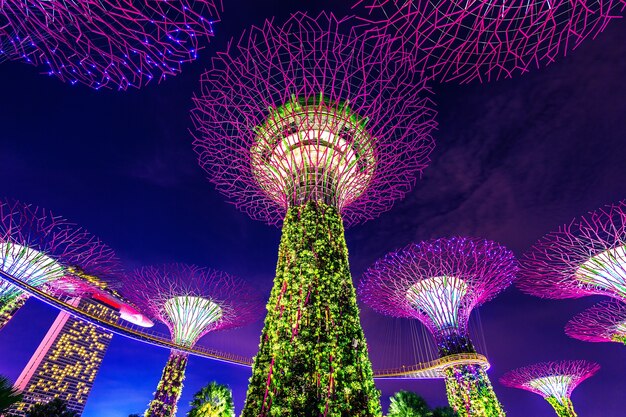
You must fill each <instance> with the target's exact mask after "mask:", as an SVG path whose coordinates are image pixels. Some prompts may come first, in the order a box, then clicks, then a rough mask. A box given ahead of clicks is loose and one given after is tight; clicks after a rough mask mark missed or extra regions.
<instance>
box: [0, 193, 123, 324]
mask: <svg viewBox="0 0 626 417" xmlns="http://www.w3.org/2000/svg"><path fill="white" fill-rule="evenodd" d="M0 269H1V270H2V272H4V273H7V274H10V275H12V276H13V277H14V278H17V279H19V280H22V281H24V282H25V283H27V284H28V285H31V286H33V287H37V288H40V289H44V290H46V291H49V292H53V291H54V292H59V291H60V290H61V289H62V288H65V289H66V290H67V291H69V288H68V287H67V283H68V282H70V281H75V282H80V281H92V282H96V281H98V282H106V281H109V282H110V281H112V280H113V279H112V277H113V276H114V275H115V273H117V272H118V271H119V264H118V261H117V258H116V257H115V254H114V253H113V251H112V250H111V249H110V248H109V247H108V246H106V245H105V244H103V243H102V242H101V241H100V240H99V239H98V238H96V237H95V236H93V235H91V234H89V233H88V232H87V231H85V230H84V229H81V228H80V227H78V226H76V225H75V224H73V223H70V222H68V221H67V220H65V219H63V218H61V217H57V216H55V215H53V214H52V213H50V212H49V211H47V210H44V209H41V208H38V207H35V206H31V205H29V204H23V203H20V202H18V201H13V200H0ZM62 283H65V286H64V285H62ZM27 297H28V294H26V293H24V292H22V291H21V290H20V289H18V288H16V287H14V286H12V285H11V284H9V283H8V282H6V281H2V280H1V279H0V328H1V327H2V326H4V324H6V323H7V322H8V321H9V320H10V319H11V317H12V316H13V314H14V313H15V312H16V311H17V310H18V309H19V308H20V307H21V306H22V305H23V304H24V302H25V301H26V298H27Z"/></svg>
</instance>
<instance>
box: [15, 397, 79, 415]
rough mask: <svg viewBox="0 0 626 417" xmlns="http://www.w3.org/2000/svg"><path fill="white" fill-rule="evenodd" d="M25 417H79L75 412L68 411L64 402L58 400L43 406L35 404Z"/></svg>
mask: <svg viewBox="0 0 626 417" xmlns="http://www.w3.org/2000/svg"><path fill="white" fill-rule="evenodd" d="M26 417H79V416H78V413H77V412H76V411H72V410H68V409H67V404H66V403H65V401H63V400H61V399H60V398H55V399H54V400H52V401H50V402H48V403H45V404H35V405H33V406H32V407H31V408H30V410H28V412H27V413H26Z"/></svg>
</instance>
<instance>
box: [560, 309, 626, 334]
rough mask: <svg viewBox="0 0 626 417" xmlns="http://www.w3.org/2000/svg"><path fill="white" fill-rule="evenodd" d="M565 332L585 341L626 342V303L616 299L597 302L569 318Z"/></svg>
mask: <svg viewBox="0 0 626 417" xmlns="http://www.w3.org/2000/svg"><path fill="white" fill-rule="evenodd" d="M565 333H567V335H568V336H570V337H573V338H574V339H579V340H584V341H586V342H617V343H624V344H626V304H624V303H623V302H622V301H618V300H610V301H605V302H602V303H599V304H597V305H595V306H593V307H591V308H589V309H587V310H585V311H583V312H582V313H580V314H578V315H576V316H575V317H574V318H573V319H572V320H570V321H569V322H568V323H567V325H566V326H565Z"/></svg>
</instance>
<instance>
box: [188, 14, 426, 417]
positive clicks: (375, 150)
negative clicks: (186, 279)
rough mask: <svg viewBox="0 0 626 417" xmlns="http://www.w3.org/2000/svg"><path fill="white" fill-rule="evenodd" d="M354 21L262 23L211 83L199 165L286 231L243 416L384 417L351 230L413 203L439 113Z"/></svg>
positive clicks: (402, 65)
mask: <svg viewBox="0 0 626 417" xmlns="http://www.w3.org/2000/svg"><path fill="white" fill-rule="evenodd" d="M358 31H359V28H358V27H356V25H355V19H354V18H345V19H337V18H336V17H335V16H333V15H332V14H320V15H319V16H317V17H311V16H308V15H306V14H303V13H297V14H294V15H292V17H291V18H290V19H288V20H287V22H286V23H284V24H282V25H277V24H275V23H274V22H273V21H267V22H265V24H264V25H263V26H262V27H253V28H252V29H250V30H249V31H248V32H247V33H246V34H244V35H243V36H242V38H241V39H240V40H239V42H236V43H235V42H233V43H231V45H230V48H229V51H228V52H226V53H221V54H219V55H218V57H217V58H216V59H215V61H214V65H213V67H212V69H211V70H209V71H208V72H207V73H206V74H205V75H204V76H203V77H202V91H201V94H200V95H199V96H198V97H196V98H195V102H196V106H197V107H196V109H195V110H194V112H193V117H194V121H195V124H196V127H197V130H198V136H197V138H196V140H195V143H194V144H195V147H196V150H197V152H198V153H199V156H200V164H201V165H202V167H203V168H204V169H205V170H206V171H207V172H208V173H209V178H210V180H211V181H212V182H213V183H215V184H216V185H217V188H218V189H219V190H220V191H221V192H223V193H224V194H226V195H227V196H228V197H229V198H230V199H232V200H233V201H234V202H235V204H236V205H237V206H238V207H239V208H241V209H242V210H243V211H245V212H247V213H248V214H249V215H250V216H252V217H253V218H255V219H261V220H265V221H267V222H268V223H271V224H280V223H281V222H282V224H283V226H282V227H283V234H282V240H281V244H280V248H279V258H278V265H277V268H276V278H275V280H274V287H273V290H272V293H271V297H270V300H269V303H268V306H267V309H268V315H267V318H266V321H265V327H264V329H263V333H262V336H261V342H260V347H259V352H258V354H257V356H256V358H255V362H254V365H253V375H252V379H251V382H250V386H249V388H248V395H247V398H246V404H245V407H244V410H243V414H242V415H243V416H244V417H259V416H270V415H271V416H275V415H350V416H355V417H358V416H379V415H380V414H381V409H380V403H379V399H378V397H379V394H378V391H377V390H376V388H375V386H374V382H373V378H372V369H371V363H370V361H369V358H368V354H367V345H366V342H365V337H364V335H363V330H362V329H361V325H360V319H359V310H358V307H357V303H356V294H355V290H354V286H353V284H352V278H351V276H350V270H349V265H348V250H347V246H346V242H345V238H344V227H343V221H344V220H345V221H346V222H347V223H348V224H352V223H357V222H362V221H365V220H367V219H371V218H373V217H375V216H376V215H378V214H379V213H380V212H382V211H385V210H388V209H389V208H390V206H391V204H392V202H393V201H394V200H396V199H399V198H402V197H403V196H404V195H405V194H406V193H407V192H408V191H409V189H410V188H411V186H412V185H413V183H414V182H415V180H416V177H418V176H419V174H420V172H421V171H422V169H424V168H425V167H426V165H427V163H428V157H429V154H430V152H431V150H432V149H433V140H432V138H431V136H430V132H431V131H432V129H433V128H434V127H435V122H434V120H433V118H434V111H433V110H431V108H430V106H431V101H430V99H429V98H428V96H429V94H428V90H427V89H426V87H425V85H424V82H423V80H421V79H417V78H416V76H417V75H416V74H415V73H414V71H413V69H414V68H413V67H412V64H411V61H410V60H408V59H403V57H402V56H401V55H402V53H401V52H399V51H396V50H395V48H394V47H393V46H392V45H390V43H389V42H387V39H385V38H384V37H381V36H378V35H376V34H374V33H370V34H368V35H367V37H365V36H364V35H363V33H358Z"/></svg>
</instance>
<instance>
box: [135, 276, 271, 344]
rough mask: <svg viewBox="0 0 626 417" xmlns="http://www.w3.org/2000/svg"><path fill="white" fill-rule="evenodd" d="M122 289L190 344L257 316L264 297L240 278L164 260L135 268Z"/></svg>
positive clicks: (176, 337) (176, 338) (174, 336)
mask: <svg viewBox="0 0 626 417" xmlns="http://www.w3.org/2000/svg"><path fill="white" fill-rule="evenodd" d="M124 281H125V285H124V290H123V295H124V296H125V297H126V298H127V299H128V300H129V301H130V302H132V303H133V304H134V305H135V306H137V307H138V308H139V310H140V311H142V312H143V313H144V314H147V315H149V316H151V317H153V318H156V319H157V320H160V321H161V322H163V323H164V324H165V325H166V326H167V327H168V328H169V330H170V335H171V337H172V340H173V341H174V342H175V343H178V344H181V345H184V346H193V345H194V344H195V343H196V342H197V341H198V339H200V338H201V337H202V336H203V335H205V334H206V333H208V332H210V331H216V330H224V329H232V328H235V327H239V326H242V325H245V324H248V323H250V322H252V321H254V320H256V319H259V318H260V317H261V315H262V312H263V307H262V303H260V300H259V299H258V297H257V296H256V295H255V294H254V291H253V290H252V289H251V288H250V287H249V286H248V285H247V284H245V282H244V281H242V280H240V279H238V278H235V277H233V276H232V275H229V274H227V273H225V272H220V271H215V270H212V269H208V268H201V267H198V266H195V265H185V264H168V265H162V266H149V267H143V268H140V269H137V270H135V271H134V272H133V273H131V274H129V275H127V276H126V277H125V278H124Z"/></svg>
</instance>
